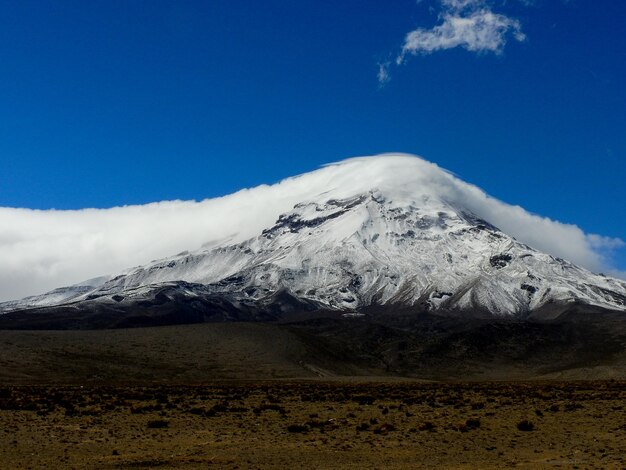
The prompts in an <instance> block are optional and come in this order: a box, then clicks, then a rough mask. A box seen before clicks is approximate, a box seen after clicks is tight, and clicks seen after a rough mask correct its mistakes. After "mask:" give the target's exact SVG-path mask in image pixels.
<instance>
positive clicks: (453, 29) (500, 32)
mask: <svg viewBox="0 0 626 470" xmlns="http://www.w3.org/2000/svg"><path fill="white" fill-rule="evenodd" d="M440 4H441V11H440V13H439V19H440V21H441V23H440V24H438V25H436V26H434V27H432V28H417V29H415V30H413V31H411V32H409V33H408V34H407V35H406V37H405V39H404V44H403V45H402V49H401V52H400V54H399V55H398V57H397V58H396V64H397V65H400V64H402V63H403V62H404V61H405V60H406V56H407V55H418V54H431V53H433V52H436V51H442V50H446V49H453V48H455V47H461V48H464V49H466V50H468V51H470V52H476V53H487V52H492V53H495V54H499V53H501V52H502V50H503V49H504V46H505V45H506V43H507V40H508V38H509V37H510V36H512V37H513V38H514V39H515V40H517V41H524V40H525V39H526V36H525V34H524V33H523V32H522V27H521V24H520V22H519V21H518V20H516V19H514V18H510V17H508V16H505V15H503V14H499V13H494V12H493V11H492V10H491V8H490V7H489V5H488V3H487V2H486V1H485V0H440ZM384 72H385V73H384V74H382V75H381V73H380V70H379V74H378V79H379V82H380V83H381V84H382V83H384V82H386V81H388V80H389V79H390V73H389V69H388V67H387V68H385V70H384Z"/></svg>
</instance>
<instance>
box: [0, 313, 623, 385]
mask: <svg viewBox="0 0 626 470" xmlns="http://www.w3.org/2000/svg"><path fill="white" fill-rule="evenodd" d="M346 376H348V377H363V378H364V379H365V380H367V378H369V377H385V376H386V377H400V376H403V377H411V378H418V379H427V380H512V379H515V380H527V379H567V380H570V379H611V378H626V319H625V318H624V316H623V315H616V316H614V317H610V316H608V315H601V316H597V317H590V318H586V319H582V320H581V319H577V318H571V319H570V320H568V321H562V322H556V323H533V322H530V321H525V322H524V321H522V322H513V321H493V320H476V319H469V320H468V319H461V318H441V317H434V316H432V317H428V316H418V317H415V316H411V317H407V319H403V318H402V317H401V316H394V317H389V318H386V319H381V321H376V320H367V319H345V318H341V319H337V318H335V319H333V318H319V319H310V320H306V321H304V320H303V321H300V322H293V323H289V324H279V323H247V322H226V323H201V324H192V325H177V326H163V327H150V328H130V329H116V330H85V331H80V330H67V331H20V330H13V331H10V330H0V383H2V384H14V385H19V384H25V385H32V384H42V385H43V384H78V385H86V384H106V385H110V384H115V383H121V384H138V385H144V384H146V383H155V384H167V383H170V384H178V383H183V384H194V383H199V384H202V383H206V382H208V381H215V380H224V379H226V380H242V379H243V380H260V379H261V380H263V379H294V378H309V379H310V378H329V379H330V378H338V377H346Z"/></svg>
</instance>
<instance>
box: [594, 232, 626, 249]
mask: <svg viewBox="0 0 626 470" xmlns="http://www.w3.org/2000/svg"><path fill="white" fill-rule="evenodd" d="M587 239H588V240H589V244H590V245H591V246H592V247H593V248H595V249H598V250H615V249H617V248H622V247H623V246H625V245H626V243H625V242H624V240H622V239H620V238H613V237H603V236H602V235H596V234H594V233H591V234H589V235H587Z"/></svg>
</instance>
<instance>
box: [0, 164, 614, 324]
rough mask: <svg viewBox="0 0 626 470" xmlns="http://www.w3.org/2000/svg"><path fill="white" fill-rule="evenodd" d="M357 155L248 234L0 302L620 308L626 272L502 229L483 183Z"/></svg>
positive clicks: (244, 310)
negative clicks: (93, 280) (480, 188)
mask: <svg viewBox="0 0 626 470" xmlns="http://www.w3.org/2000/svg"><path fill="white" fill-rule="evenodd" d="M357 163H358V164H356V165H348V168H347V169H346V168H342V171H340V172H338V174H336V175H334V177H332V178H331V177H323V176H320V174H318V173H320V172H323V171H324V170H325V169H323V170H320V171H319V172H314V173H312V174H310V175H311V176H309V175H303V176H301V177H300V183H301V186H308V187H310V189H309V191H308V192H307V191H303V194H302V195H301V198H302V200H300V201H299V202H298V203H296V204H295V205H294V207H293V208H292V209H291V210H290V211H288V212H284V213H281V214H280V215H279V216H278V217H277V220H275V222H274V223H273V224H272V225H268V226H260V227H258V228H257V229H256V234H255V236H252V237H249V238H247V239H241V235H240V234H234V235H233V234H230V235H229V234H226V233H225V234H224V235H225V236H224V237H223V240H225V241H218V242H213V243H210V244H208V245H207V246H205V247H204V248H202V249H201V250H197V251H193V252H191V253H189V252H184V253H181V254H179V255H177V256H174V257H171V258H167V259H163V260H158V261H154V262H152V263H149V264H147V265H145V266H140V267H137V268H132V269H129V270H127V271H126V272H124V273H121V274H120V275H117V276H114V277H111V278H110V279H109V280H107V281H106V282H104V283H103V284H102V285H91V286H90V287H85V284H89V283H83V284H82V285H78V286H74V287H70V288H65V289H62V290H56V291H53V292H52V293H50V294H48V295H43V296H37V297H34V298H28V299H24V300H23V301H16V302H10V303H5V304H1V305H0V309H2V311H4V312H14V313H15V312H19V311H30V312H31V313H35V312H38V313H45V312H48V313H50V312H61V313H60V314H61V315H62V314H63V311H66V312H68V311H71V310H75V311H80V312H103V314H105V313H106V312H124V311H135V312H136V311H141V312H142V313H141V315H149V311H153V312H157V311H159V312H162V313H163V312H165V313H164V314H166V315H174V316H175V317H176V318H178V316H177V314H175V312H176V311H178V313H180V312H187V313H186V315H187V316H188V317H189V315H191V318H193V319H195V320H197V321H206V320H210V319H220V320H224V319H281V318H284V317H285V316H286V315H294V314H298V313H302V312H309V313H308V315H314V313H313V312H327V313H328V312H334V313H335V314H339V315H351V316H354V315H362V314H366V313H368V314H371V313H372V312H374V311H379V310H381V309H382V310H383V311H390V310H396V311H397V310H406V311H411V312H414V313H420V312H422V313H423V312H439V313H445V314H451V313H454V314H457V315H465V316H482V317H490V316H496V317H502V318H527V317H529V316H533V317H535V318H539V319H541V318H544V319H549V318H554V317H558V316H559V315H560V314H562V313H564V312H566V311H568V310H570V309H571V308H572V307H574V306H580V305H586V306H590V307H594V308H600V309H606V310H612V311H626V282H624V281H620V280H617V279H613V278H609V277H606V276H603V275H598V274H593V273H591V272H590V271H588V270H586V269H584V268H581V267H579V266H576V265H574V264H572V263H570V262H568V261H565V260H563V259H561V258H558V257H555V256H552V255H549V254H546V253H542V252H540V251H538V250H536V249H534V248H531V247H530V246H528V245H526V244H524V243H522V242H520V241H518V240H516V239H515V238H514V237H513V236H511V235H510V234H507V233H505V232H504V231H503V230H500V229H499V228H497V227H496V226H495V224H496V223H497V222H505V223H506V218H504V217H502V216H501V215H498V214H499V212H498V211H497V210H489V207H490V206H488V205H485V204H483V205H482V206H480V205H479V204H477V202H476V200H477V197H478V196H480V194H482V195H483V196H484V193H480V194H479V195H478V196H477V195H476V194H475V192H476V191H477V189H476V188H474V187H471V186H469V185H467V184H465V183H462V182H458V180H456V179H455V178H454V177H452V176H451V175H449V174H448V173H445V172H443V171H441V170H439V169H438V168H436V169H433V168H432V165H430V164H428V163H427V162H424V161H422V160H419V159H415V158H410V157H404V156H401V157H375V158H372V159H359V160H358V162H357ZM390 167H391V170H390V169H389V168H390ZM377 170H384V171H379V172H378V173H380V174H378V173H377ZM450 181H453V182H455V184H454V185H451V184H450ZM479 207H480V208H482V209H481V210H480V211H477V208H479ZM485 207H487V209H485ZM479 212H481V213H479ZM489 215H491V216H492V217H491V219H496V220H486V219H485V216H489ZM249 232H250V227H247V228H242V230H241V231H240V233H249ZM531 238H532V237H531ZM42 309H43V310H42ZM179 320H180V319H179ZM179 320H177V321H179Z"/></svg>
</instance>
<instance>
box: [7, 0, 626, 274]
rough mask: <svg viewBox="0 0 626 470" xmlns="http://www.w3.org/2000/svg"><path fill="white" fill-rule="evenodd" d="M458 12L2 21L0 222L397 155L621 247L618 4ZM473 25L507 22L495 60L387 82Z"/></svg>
mask: <svg viewBox="0 0 626 470" xmlns="http://www.w3.org/2000/svg"><path fill="white" fill-rule="evenodd" d="M454 3H463V0H441V1H440V0H434V1H430V0H422V1H421V2H416V1H415V0H396V1H394V2H382V1H363V0H361V1H357V0H346V1H341V2H330V1H319V0H315V1H313V0H310V1H307V0H302V1H300V0H297V1H293V0H282V1H277V0H265V1H263V2H259V1H252V0H250V1H243V0H241V1H239V0H223V1H222V0H215V1H208V0H205V1H158V0H151V1H127V0H124V1H121V0H120V1H117V0H106V1H99V0H94V1H89V2H85V1H69V0H66V1H48V2H41V1H30V0H21V1H19V2H17V1H0V6H1V11H2V14H1V15H0V35H1V38H0V67H1V71H2V73H1V75H0V102H1V103H2V106H0V159H1V160H0V206H6V207H27V208H39V209H49V208H57V209H77V208H84V207H111V206H116V205H124V204H142V203H147V202H152V201H161V200H168V199H203V198H207V197H213V196H217V195H223V194H227V193H230V192H232V191H235V190H237V189H240V188H242V187H250V186H255V185H258V184H260V183H270V182H275V181H278V180H280V179H281V178H284V177H286V176H290V175H293V174H297V173H302V172H306V171H309V170H312V169H315V168H317V167H318V166H320V165H322V164H324V163H328V162H332V161H336V160H341V159H343V158H346V157H350V156H355V155H367V154H375V153H380V152H391V151H402V152H408V153H414V154H419V155H422V156H423V157H424V158H426V159H428V160H430V161H433V162H435V163H437V164H439V165H440V166H442V167H444V168H447V169H449V170H452V171H453V172H455V173H456V174H457V175H459V176H460V177H461V178H463V179H464V180H466V181H468V182H471V183H474V184H477V185H478V186H480V187H481V188H483V189H485V190H486V191H487V192H488V193H489V194H491V195H493V196H495V197H497V198H500V199H502V200H504V201H506V202H509V203H512V204H519V205H521V206H523V207H524V208H526V209H528V210H530V211H532V212H535V213H538V214H541V215H544V216H548V217H550V218H553V219H556V220H560V221H562V222H568V223H573V224H577V225H578V226H580V227H581V228H582V229H583V230H585V231H586V232H589V233H598V234H602V235H605V236H610V237H618V238H622V239H626V217H624V216H625V215H626V211H625V210H624V202H625V201H626V184H624V180H625V175H626V87H625V86H624V84H625V83H626V40H624V37H626V26H625V25H624V18H625V17H626V2H622V1H618V0H607V1H604V2H602V4H601V7H600V6H599V4H598V2H594V1H591V0H570V1H564V0H536V1H534V2H528V1H520V0H508V1H495V0H494V1H491V2H484V1H481V0H471V1H470V2H469V3H476V5H474V6H472V5H470V7H469V9H467V7H466V9H465V10H463V11H460V10H459V11H456V10H454V8H455V7H454ZM472 11H474V12H475V11H489V12H492V13H493V14H494V15H501V16H499V18H503V19H506V20H507V21H509V22H510V23H507V26H506V27H503V29H504V30H502V29H501V30H500V31H499V32H498V35H497V36H496V38H495V39H501V40H502V41H505V42H506V43H502V44H499V46H498V47H497V48H496V49H497V50H496V51H495V52H494V50H489V49H488V48H487V49H485V48H483V49H482V50H481V49H480V48H479V50H468V49H472V47H471V46H470V45H468V44H467V43H463V42H461V43H460V44H459V45H458V47H452V46H451V45H449V47H448V48H439V49H435V50H432V51H431V53H423V52H420V50H417V52H418V53H417V55H411V54H407V55H406V56H405V60H404V61H403V62H402V63H401V64H399V65H398V64H396V59H397V57H398V55H399V54H400V53H401V49H402V47H403V44H405V37H406V35H407V34H408V33H409V32H411V31H416V30H417V31H421V32H422V33H424V34H427V33H428V34H430V33H429V32H432V31H434V30H433V28H436V27H438V26H441V25H442V24H444V23H445V15H446V14H449V15H456V16H469V15H471V14H472ZM514 26H515V27H518V28H519V31H518V32H519V33H523V35H524V36H525V39H524V40H523V41H520V40H518V39H521V38H520V37H517V38H516V36H515V33H516V30H515V27H514ZM435 31H436V30H435ZM422 39H424V38H423V37H422ZM430 39H432V37H431V38H430ZM435 39H436V38H435ZM420 47H426V46H424V43H422V45H421V46H420ZM446 47H447V46H446ZM426 52H428V51H426ZM381 64H388V65H387V66H386V68H385V70H386V72H387V73H388V74H389V77H390V79H389V80H388V81H386V82H385V83H384V84H381V83H380V82H379V80H378V77H377V74H378V72H379V67H380V65H381ZM625 251H626V250H624V249H623V248H622V249H619V250H616V252H615V253H614V262H613V264H614V265H615V268H617V269H620V270H626V253H625Z"/></svg>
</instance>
